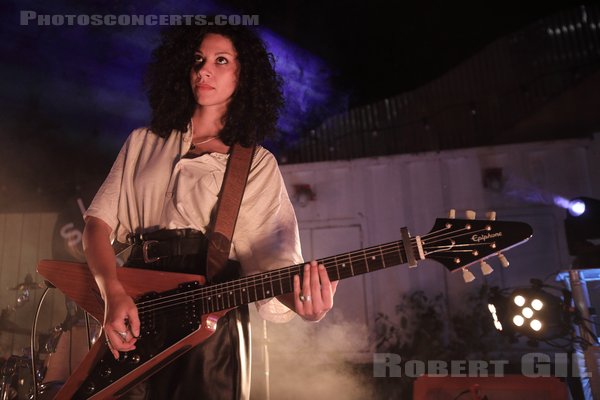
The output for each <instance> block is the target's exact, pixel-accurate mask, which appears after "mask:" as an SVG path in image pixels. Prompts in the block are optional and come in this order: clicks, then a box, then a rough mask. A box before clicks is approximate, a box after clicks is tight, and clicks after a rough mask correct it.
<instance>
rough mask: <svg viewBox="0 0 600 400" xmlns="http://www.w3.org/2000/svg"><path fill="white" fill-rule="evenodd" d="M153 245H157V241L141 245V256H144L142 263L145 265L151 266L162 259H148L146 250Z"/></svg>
mask: <svg viewBox="0 0 600 400" xmlns="http://www.w3.org/2000/svg"><path fill="white" fill-rule="evenodd" d="M155 243H158V240H145V241H144V243H142V255H143V256H144V262H145V263H146V264H151V263H153V262H156V261H158V260H160V259H161V258H162V257H148V248H149V247H150V246H151V245H153V244H155Z"/></svg>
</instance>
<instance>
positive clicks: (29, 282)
mask: <svg viewBox="0 0 600 400" xmlns="http://www.w3.org/2000/svg"><path fill="white" fill-rule="evenodd" d="M42 287H43V286H42V285H41V284H39V283H37V282H34V281H33V277H32V276H31V274H29V273H28V274H27V275H26V276H25V282H21V283H17V286H15V287H13V288H10V290H25V289H27V290H35V289H41V288H42Z"/></svg>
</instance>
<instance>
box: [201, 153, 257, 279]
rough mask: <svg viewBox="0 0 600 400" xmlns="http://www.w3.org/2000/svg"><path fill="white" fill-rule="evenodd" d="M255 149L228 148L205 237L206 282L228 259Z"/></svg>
mask: <svg viewBox="0 0 600 400" xmlns="http://www.w3.org/2000/svg"><path fill="white" fill-rule="evenodd" d="M255 148H256V147H255V146H252V147H243V146H241V145H240V144H239V143H235V144H234V145H233V146H232V147H231V151H230V153H229V160H228V161H227V169H226V170H225V176H224V177H223V184H222V185H221V193H219V199H218V200H217V212H216V217H215V223H214V228H213V230H212V233H211V234H210V236H209V238H208V251H207V260H206V277H207V279H208V280H209V281H210V280H211V279H212V278H213V277H214V276H216V275H217V274H218V273H219V272H220V271H221V270H222V269H223V268H224V267H225V265H226V264H227V261H228V259H229V250H230V249H231V239H232V237H233V231H234V229H235V223H236V221H237V218H238V214H239V211H240V205H241V204H242V197H243V195H244V189H245V188H246V183H247V182H248V174H249V172H250V166H251V165H252V158H253V156H254V152H255Z"/></svg>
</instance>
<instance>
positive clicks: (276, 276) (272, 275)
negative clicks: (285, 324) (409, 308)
mask: <svg viewBox="0 0 600 400" xmlns="http://www.w3.org/2000/svg"><path fill="white" fill-rule="evenodd" d="M387 247H388V248H387V249H377V251H374V249H372V248H371V249H370V252H365V253H364V254H363V255H360V256H359V255H356V254H354V255H353V256H350V257H343V260H344V261H346V260H348V261H347V262H348V263H349V264H350V263H356V262H357V261H359V260H361V261H364V260H365V258H369V257H370V256H372V255H375V254H377V255H379V254H381V255H383V256H384V257H385V256H389V255H392V254H393V255H396V253H397V252H398V250H402V249H400V248H399V246H398V245H397V244H394V245H391V246H390V245H388V246H387ZM390 248H392V250H393V251H389V249H390ZM365 250H367V249H365ZM336 257H337V256H334V257H329V258H327V259H323V260H319V263H321V264H324V266H325V268H326V270H327V272H328V273H329V272H332V271H333V268H336V267H337V266H338V264H337V263H334V264H333V265H332V261H335V259H336ZM340 259H341V258H340ZM403 259H405V257H402V254H401V256H400V262H402V261H403ZM384 264H385V259H384ZM282 270H283V271H282ZM303 270H304V264H298V265H294V266H292V267H287V268H281V269H279V270H273V271H271V272H269V273H263V274H256V275H252V276H250V277H246V279H241V280H239V282H237V281H236V283H235V284H233V285H232V284H231V283H229V284H228V283H221V284H216V285H212V286H207V287H203V288H198V289H193V290H189V291H186V292H184V293H176V294H172V295H169V296H165V297H162V298H159V299H152V300H146V301H142V302H139V303H138V310H142V311H143V310H145V308H146V307H148V306H149V305H156V304H159V303H168V302H169V301H173V300H177V299H179V298H181V297H190V296H192V297H194V298H196V300H198V299H200V300H205V299H208V298H210V297H214V296H218V295H219V294H223V293H225V292H231V291H235V290H238V289H240V288H242V286H254V289H255V291H256V290H257V286H262V290H264V285H265V284H270V285H271V287H272V285H273V284H274V283H275V284H277V283H279V286H280V287H282V283H283V282H286V283H288V285H286V287H291V285H289V282H290V281H291V280H292V279H293V276H294V275H296V274H301V273H302V271H303ZM292 271H294V273H292ZM361 271H362V270H361ZM335 272H337V268H336V271H335ZM332 275H333V274H332ZM336 275H337V273H336V274H335V275H333V276H336ZM265 276H267V278H266V277H265ZM340 277H341V276H340ZM266 279H269V280H268V281H266ZM241 281H245V285H244V284H242V283H241ZM255 294H256V293H255ZM198 295H200V297H199V298H198V297H197V296H198ZM268 297H271V296H266V297H265V298H268ZM165 300H166V301H165ZM242 300H243V299H242ZM188 301H189V300H188Z"/></svg>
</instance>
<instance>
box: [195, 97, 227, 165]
mask: <svg viewBox="0 0 600 400" xmlns="http://www.w3.org/2000/svg"><path fill="white" fill-rule="evenodd" d="M222 116H223V112H222V111H221V112H216V111H215V110H214V109H211V108H206V107H203V108H197V109H196V111H195V112H194V115H193V116H192V147H191V149H190V152H191V153H194V154H196V155H200V154H204V153H212V152H217V153H223V154H227V153H228V152H229V146H227V145H225V144H224V143H223V142H222V141H221V140H220V138H219V137H218V135H219V132H221V129H223V123H222V122H221V117H222Z"/></svg>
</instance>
